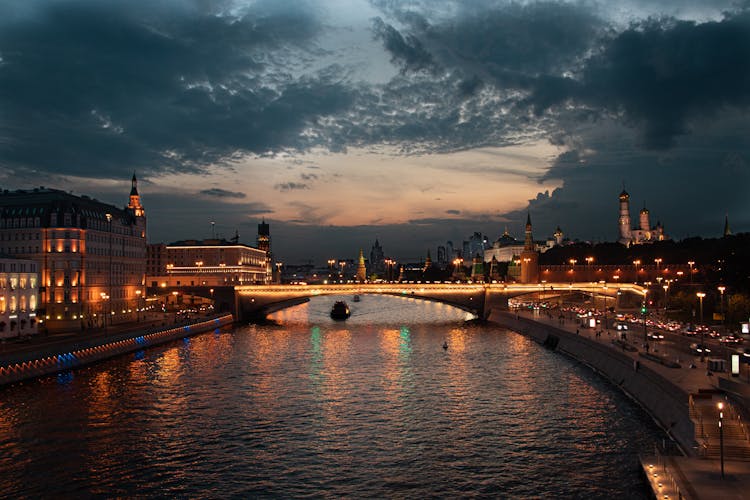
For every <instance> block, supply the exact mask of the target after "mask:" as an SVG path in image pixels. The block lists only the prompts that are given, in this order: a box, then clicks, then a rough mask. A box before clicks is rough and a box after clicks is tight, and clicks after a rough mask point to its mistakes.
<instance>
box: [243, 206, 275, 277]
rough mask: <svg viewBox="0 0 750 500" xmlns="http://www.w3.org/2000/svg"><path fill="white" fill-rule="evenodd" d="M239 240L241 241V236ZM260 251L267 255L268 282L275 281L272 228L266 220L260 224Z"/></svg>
mask: <svg viewBox="0 0 750 500" xmlns="http://www.w3.org/2000/svg"><path fill="white" fill-rule="evenodd" d="M237 240H239V235H238V238H237ZM258 250H261V251H263V252H265V253H266V282H269V281H272V279H273V256H272V255H271V228H270V227H269V225H268V223H266V220H265V219H262V220H261V223H260V224H258Z"/></svg>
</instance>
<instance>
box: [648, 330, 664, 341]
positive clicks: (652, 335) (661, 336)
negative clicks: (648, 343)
mask: <svg viewBox="0 0 750 500" xmlns="http://www.w3.org/2000/svg"><path fill="white" fill-rule="evenodd" d="M648 338H649V340H664V334H662V333H659V332H651V333H649V334H648Z"/></svg>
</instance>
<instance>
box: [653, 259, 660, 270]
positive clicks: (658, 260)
mask: <svg viewBox="0 0 750 500" xmlns="http://www.w3.org/2000/svg"><path fill="white" fill-rule="evenodd" d="M654 262H655V263H656V272H657V273H658V272H659V268H660V267H661V263H662V259H661V258H657V259H654Z"/></svg>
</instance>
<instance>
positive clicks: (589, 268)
mask: <svg viewBox="0 0 750 500" xmlns="http://www.w3.org/2000/svg"><path fill="white" fill-rule="evenodd" d="M584 260H585V261H586V269H587V271H588V278H589V281H592V280H591V263H592V262H594V258H593V257H586V258H585V259H584Z"/></svg>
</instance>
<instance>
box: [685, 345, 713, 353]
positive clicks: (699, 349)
mask: <svg viewBox="0 0 750 500" xmlns="http://www.w3.org/2000/svg"><path fill="white" fill-rule="evenodd" d="M690 350H691V351H692V352H693V354H696V355H700V354H709V353H710V352H711V348H710V347H709V346H707V345H704V344H690Z"/></svg>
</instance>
